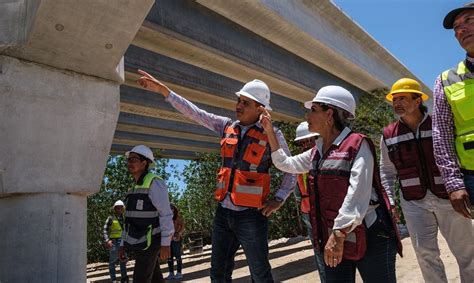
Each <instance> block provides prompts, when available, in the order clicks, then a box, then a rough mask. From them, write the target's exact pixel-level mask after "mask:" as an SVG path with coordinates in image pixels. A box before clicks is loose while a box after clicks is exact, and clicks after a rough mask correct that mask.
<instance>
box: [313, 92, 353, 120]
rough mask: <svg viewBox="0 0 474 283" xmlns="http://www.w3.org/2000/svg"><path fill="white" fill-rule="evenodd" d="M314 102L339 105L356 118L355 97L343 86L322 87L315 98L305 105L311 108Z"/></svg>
mask: <svg viewBox="0 0 474 283" xmlns="http://www.w3.org/2000/svg"><path fill="white" fill-rule="evenodd" d="M313 102H320V103H324V104H328V105H332V106H336V107H339V108H341V109H344V110H346V111H347V112H349V113H350V114H351V117H350V118H355V110H356V103H355V100H354V97H353V96H352V94H351V93H350V92H349V91H348V90H347V89H345V88H343V87H340V86H335V85H328V86H325V87H323V88H321V89H320V90H319V91H318V93H317V94H316V96H315V97H314V98H313V100H311V101H306V102H305V103H304V107H306V108H308V109H311V106H312V105H313Z"/></svg>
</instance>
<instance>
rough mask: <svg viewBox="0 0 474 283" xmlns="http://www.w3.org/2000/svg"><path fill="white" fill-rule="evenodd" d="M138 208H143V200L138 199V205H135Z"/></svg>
mask: <svg viewBox="0 0 474 283" xmlns="http://www.w3.org/2000/svg"><path fill="white" fill-rule="evenodd" d="M135 209H136V210H143V200H142V199H139V200H137V206H136V207H135Z"/></svg>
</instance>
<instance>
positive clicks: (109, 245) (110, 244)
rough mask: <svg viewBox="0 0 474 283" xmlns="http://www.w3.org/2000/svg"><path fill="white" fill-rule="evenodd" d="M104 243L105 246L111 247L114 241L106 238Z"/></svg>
mask: <svg viewBox="0 0 474 283" xmlns="http://www.w3.org/2000/svg"><path fill="white" fill-rule="evenodd" d="M105 245H106V246H107V248H109V249H111V248H112V247H113V246H114V243H113V242H112V240H108V241H107V243H105Z"/></svg>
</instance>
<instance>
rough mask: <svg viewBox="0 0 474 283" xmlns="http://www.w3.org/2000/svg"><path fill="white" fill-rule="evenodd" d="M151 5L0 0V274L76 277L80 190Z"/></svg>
mask: <svg viewBox="0 0 474 283" xmlns="http://www.w3.org/2000/svg"><path fill="white" fill-rule="evenodd" d="M152 4H153V1H152V0H143V1H105V0H104V1H54V0H41V1H39V0H37V1H34V0H19V1H2V2H0V11H2V12H1V13H0V121H1V122H0V254H1V257H0V282H2V283H8V282H85V280H86V273H85V270H86V252H87V245H86V231H87V227H86V225H87V219H86V197H87V195H89V194H91V193H93V192H96V191H97V190H98V189H99V187H100V183H101V181H102V176H103V172H104V169H105V164H106V160H107V156H108V154H109V151H110V147H111V144H112V140H113V136H114V132H115V128H116V124H117V120H118V116H119V112H120V84H121V83H123V81H124V63H123V55H124V53H125V51H126V49H127V47H128V45H129V44H130V42H131V41H132V40H133V38H134V36H135V33H136V32H137V30H138V29H139V27H140V25H141V24H142V22H143V19H144V18H145V16H146V15H147V13H148V10H149V9H150V7H151V5H152Z"/></svg>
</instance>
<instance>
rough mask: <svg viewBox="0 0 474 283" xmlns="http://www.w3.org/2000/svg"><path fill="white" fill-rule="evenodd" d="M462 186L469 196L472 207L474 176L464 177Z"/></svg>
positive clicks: (473, 201) (473, 200) (473, 202)
mask: <svg viewBox="0 0 474 283" xmlns="http://www.w3.org/2000/svg"><path fill="white" fill-rule="evenodd" d="M464 186H465V187H466V190H467V193H468V194H469V199H470V200H471V205H474V175H472V174H471V175H467V174H465V175H464Z"/></svg>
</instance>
